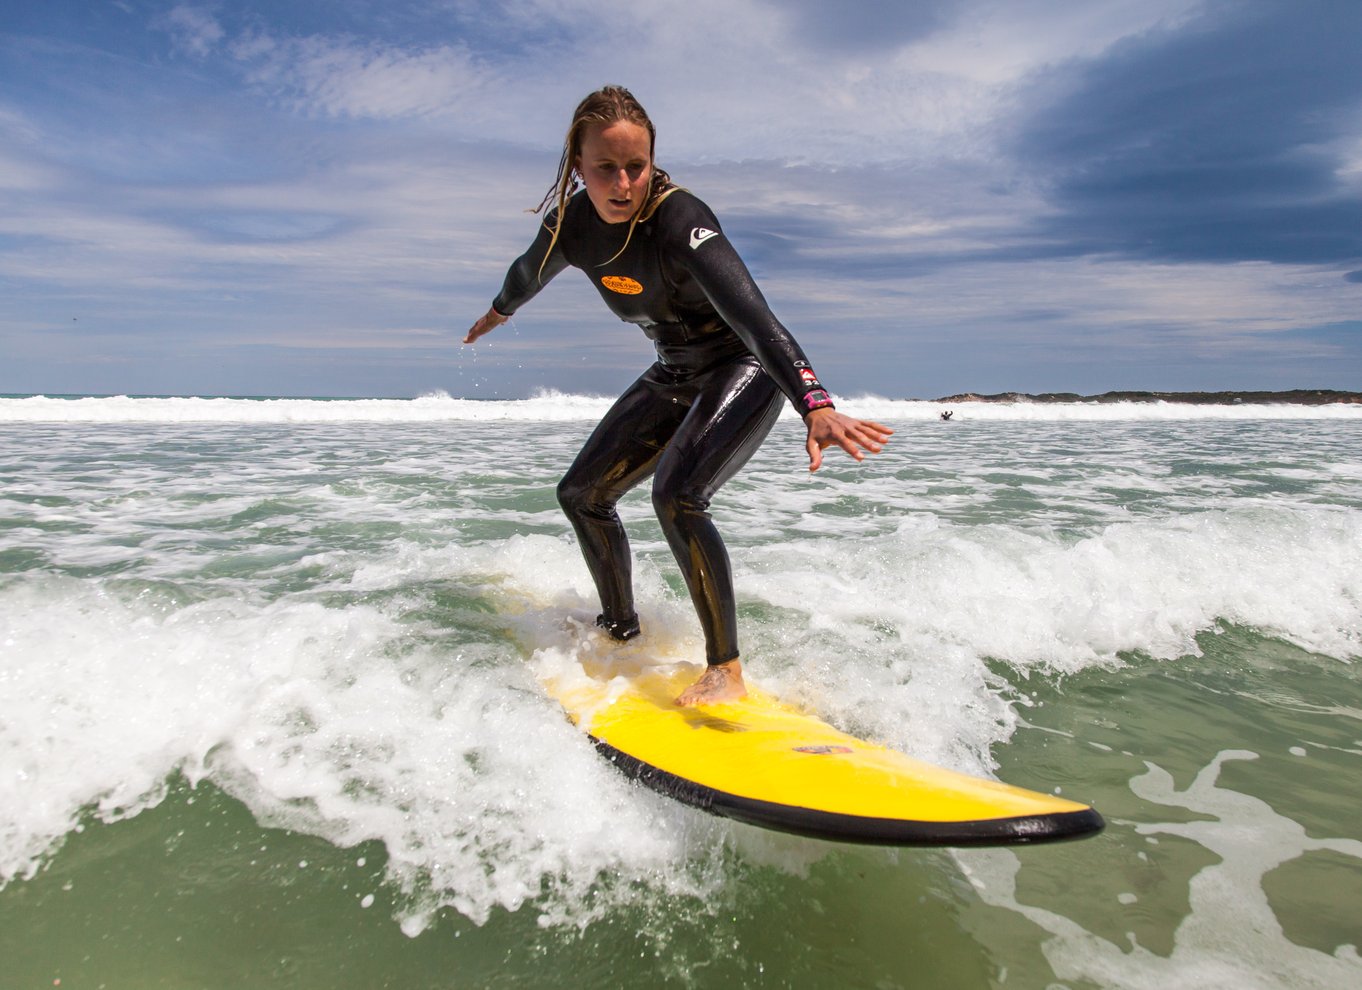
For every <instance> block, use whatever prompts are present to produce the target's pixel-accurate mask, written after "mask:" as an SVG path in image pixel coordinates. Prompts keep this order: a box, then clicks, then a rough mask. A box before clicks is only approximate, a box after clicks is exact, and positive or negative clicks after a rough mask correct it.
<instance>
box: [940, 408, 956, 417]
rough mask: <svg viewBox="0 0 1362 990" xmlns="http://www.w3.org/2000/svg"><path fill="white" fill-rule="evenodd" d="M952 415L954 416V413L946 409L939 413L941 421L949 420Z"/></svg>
mask: <svg viewBox="0 0 1362 990" xmlns="http://www.w3.org/2000/svg"><path fill="white" fill-rule="evenodd" d="M954 415H955V413H954V412H952V411H951V410H950V409H946V410H943V411H942V413H941V418H942V419H950V418H951V417H952V416H954Z"/></svg>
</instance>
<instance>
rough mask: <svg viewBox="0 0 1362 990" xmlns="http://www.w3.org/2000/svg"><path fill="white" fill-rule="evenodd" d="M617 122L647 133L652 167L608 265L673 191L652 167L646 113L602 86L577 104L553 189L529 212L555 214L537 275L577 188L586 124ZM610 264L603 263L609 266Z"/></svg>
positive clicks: (653, 139) (622, 92) (620, 92)
mask: <svg viewBox="0 0 1362 990" xmlns="http://www.w3.org/2000/svg"><path fill="white" fill-rule="evenodd" d="M620 121H628V122H629V123H631V124H637V125H638V126H639V127H642V128H643V129H644V130H646V131H647V132H648V164H649V165H650V166H651V167H652V170H653V175H652V182H651V184H650V185H649V188H648V195H647V197H646V198H645V199H644V201H643V204H642V206H640V207H639V209H638V212H636V213H635V214H634V215H633V217H631V218H630V220H629V231H628V234H627V236H626V237H625V238H624V247H621V248H620V249H619V251H618V252H616V254H615V257H614V258H611V259H610V261H614V260H615V258H618V257H619V256H620V255H621V254H623V253H624V248H627V247H628V246H629V241H630V239H631V238H632V237H633V236H634V228H635V227H636V226H638V223H639V221H641V220H647V219H649V218H650V217H651V216H652V215H653V214H654V213H656V212H657V208H658V206H660V205H661V203H662V201H663V200H664V199H666V198H667V197H668V196H670V195H671V194H672V193H674V192H675V191H676V189H677V187H676V186H674V185H672V180H671V176H669V175H668V174H667V173H666V172H665V171H663V170H662V169H660V168H658V167H657V165H656V164H655V163H654V156H653V150H654V148H655V147H656V145H657V129H656V128H655V127H653V122H652V120H650V119H649V117H648V112H647V111H646V110H644V109H643V105H642V104H641V103H639V102H638V100H636V99H635V98H634V94H633V93H631V92H629V91H628V90H627V89H625V88H624V87H623V86H605V87H602V88H601V89H598V90H596V92H594V93H592V94H590V95H589V96H587V98H586V99H584V100H582V102H581V103H579V104H577V109H576V110H575V111H574V112H573V114H572V123H571V124H570V125H569V126H568V131H567V137H566V138H564V140H563V157H562V158H560V159H559V161H558V176H557V178H556V179H554V182H553V185H551V186H549V190H548V192H546V193H545V194H544V198H543V199H542V200H541V201H540V203H539V205H538V206H536V207H535V208H534V209H533V210H532V211H531V212H532V213H540V212H543V211H544V210H545V209H546V208H548V207H549V206H550V205H552V206H554V207H555V208H556V210H557V215H556V216H555V218H554V222H553V228H552V230H553V238H552V240H550V241H549V250H548V251H547V252H545V254H544V262H541V264H540V266H539V270H540V272H541V274H542V272H543V270H544V264H545V263H547V262H548V258H549V255H550V254H552V253H553V246H554V245H555V244H557V243H558V234H559V232H560V231H561V230H562V229H563V214H564V213H566V212H567V202H568V200H569V199H571V198H572V196H573V194H574V193H576V192H577V189H578V188H579V184H580V182H579V179H578V175H577V159H578V158H580V157H581V155H582V140H583V138H584V137H585V135H586V129H587V126H588V125H590V124H600V125H602V126H609V125H610V124H615V123H619V122H620ZM545 223H546V224H547V223H548V221H547V220H545ZM610 261H607V262H604V263H605V264H609V263H610Z"/></svg>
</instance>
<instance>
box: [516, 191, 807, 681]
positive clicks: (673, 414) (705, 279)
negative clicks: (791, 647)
mask: <svg viewBox="0 0 1362 990" xmlns="http://www.w3.org/2000/svg"><path fill="white" fill-rule="evenodd" d="M554 220H555V217H554V216H552V215H551V216H550V217H549V218H548V219H547V220H546V221H545V223H544V225H543V226H541V228H540V231H539V235H538V237H536V238H535V241H534V243H533V244H532V245H531V246H530V249H529V250H528V251H527V252H525V254H524V255H522V256H521V257H520V258H519V259H517V260H516V262H515V263H514V264H513V265H512V266H511V269H510V271H509V272H508V273H507V275H506V282H505V284H504V285H503V286H502V289H501V293H500V294H499V295H498V296H497V297H496V299H495V300H494V301H493V303H492V307H493V309H495V310H496V311H497V312H498V313H501V314H502V315H503V316H510V315H511V314H512V313H514V312H515V311H516V310H518V309H519V308H520V307H521V306H523V305H524V304H525V303H526V302H528V301H529V300H530V299H531V298H533V297H534V296H535V294H536V293H538V292H539V290H540V289H541V288H542V287H543V286H544V285H545V284H547V283H548V281H549V280H550V279H551V278H553V277H554V276H555V275H557V274H558V273H559V272H561V271H562V270H563V269H564V268H566V267H568V266H569V265H571V266H574V267H576V268H580V269H582V270H583V271H584V272H585V273H586V274H587V276H588V277H589V278H590V279H591V282H592V284H593V285H595V286H596V288H597V290H598V291H599V292H600V294H601V297H602V298H603V299H604V300H605V303H606V305H607V306H609V307H610V309H611V311H612V312H614V313H615V315H617V316H618V317H620V319H622V320H626V321H628V322H630V323H637V324H638V325H639V326H641V327H642V328H643V332H644V333H645V334H647V335H648V337H649V338H651V339H652V341H653V344H654V346H655V347H656V349H657V356H658V360H657V363H655V364H654V365H653V366H652V367H651V368H649V369H648V370H647V371H646V372H644V373H643V375H642V376H641V377H640V378H639V379H638V381H636V382H635V383H634V384H633V385H632V386H630V387H629V389H628V390H627V391H625V393H624V394H623V395H622V396H620V398H619V400H618V401H617V402H616V403H615V404H614V406H612V407H611V409H610V411H609V412H608V413H606V415H605V418H604V419H602V420H601V422H600V424H599V425H598V426H597V427H596V429H595V431H594V432H593V433H592V434H591V437H590V439H588V440H587V442H586V445H585V446H584V447H583V448H582V451H581V453H579V454H578V455H577V459H576V460H575V461H574V462H573V464H572V467H571V468H569V469H568V472H567V475H566V476H564V478H563V480H562V482H561V483H560V484H559V486H558V500H559V502H560V503H561V504H562V506H563V510H564V511H565V512H566V513H567V515H568V518H569V519H570V520H571V521H572V526H573V529H574V530H576V533H577V537H578V540H579V541H580V543H581V547H582V553H583V555H584V556H585V558H586V563H587V567H588V568H589V569H590V571H591V576H592V578H593V579H594V580H595V582H596V590H597V591H598V593H599V594H600V598H601V606H602V609H603V615H602V618H601V624H602V625H603V626H605V628H607V629H609V630H610V631H611V632H612V633H613V634H615V635H616V636H618V637H620V638H626V637H627V636H629V635H631V634H633V633H635V632H636V631H637V628H638V626H637V621H638V620H637V617H636V615H635V613H634V601H633V586H632V578H631V563H630V556H629V543H628V539H627V537H626V536H625V533H624V527H623V526H622V525H621V523H620V519H619V516H618V515H617V514H616V512H615V503H616V502H618V501H619V499H620V497H621V496H622V495H623V494H624V493H625V492H627V491H628V490H629V489H631V488H633V487H634V486H635V485H637V484H639V483H640V482H642V481H643V480H644V479H646V478H648V477H649V476H650V475H651V476H652V477H653V505H654V507H655V508H656V510H657V514H658V519H659V520H660V521H661V523H662V530H663V532H664V533H665V534H666V537H667V542H668V544H669V545H670V546H671V549H672V553H673V554H675V556H676V561H677V563H678V564H679V565H680V567H681V573H682V574H683V575H684V577H685V580H686V586H687V587H688V588H689V589H690V594H691V599H692V600H693V601H694V603H695V609H696V612H697V613H698V614H699V617H700V624H701V626H702V628H703V630H704V634H705V651H706V658H707V660H708V661H709V663H711V664H716V663H724V662H726V661H728V660H732V659H733V658H734V657H736V656H738V652H739V651H738V637H737V616H736V608H735V605H734V600H733V582H732V576H731V573H730V570H729V563H728V553H727V551H726V550H725V549H724V544H723V541H722V540H721V539H720V537H719V533H718V531H717V530H716V529H715V528H714V524H713V522H712V521H711V520H710V517H709V512H708V508H709V503H710V499H711V498H712V497H713V496H714V493H715V492H716V491H718V490H719V488H720V487H721V486H722V485H723V484H724V483H725V482H726V481H728V479H729V478H731V477H733V475H734V474H736V473H737V471H738V469H739V468H741V467H742V466H743V464H745V463H746V462H747V460H748V458H750V457H751V456H752V454H753V453H754V452H755V451H756V449H757V447H758V446H759V445H760V444H761V442H762V440H763V439H765V437H766V434H767V433H769V432H770V430H771V427H772V426H773V425H774V424H775V421H776V418H777V416H778V415H779V412H780V397H781V393H782V392H783V393H784V394H785V396H786V397H787V398H788V399H789V400H790V402H792V403H793V404H794V406H795V408H796V409H798V410H799V411H800V413H801V414H803V413H807V412H808V411H810V410H812V409H816V408H820V407H822V406H827V405H831V403H830V401H829V400H828V396H827V393H826V392H825V391H824V390H823V387H822V385H821V384H820V383H819V381H818V379H817V377H816V376H815V375H814V373H813V370H812V369H811V368H810V367H809V362H808V359H807V358H805V356H804V353H803V351H801V350H800V349H799V345H798V344H797V343H795V341H794V338H793V337H791V336H790V333H789V331H787V330H786V329H785V328H784V327H783V326H781V324H780V322H779V321H778V320H777V319H776V318H775V316H774V315H773V314H772V313H771V310H770V307H768V306H767V304H766V300H765V299H764V298H762V295H761V291H760V290H759V289H758V288H757V286H756V283H755V282H753V281H752V276H751V275H750V274H749V273H748V271H747V266H746V265H744V264H743V262H742V259H741V258H740V257H738V254H737V252H736V251H735V250H734V249H733V246H732V245H731V244H730V243H729V242H728V239H727V238H726V237H725V236H724V235H723V232H722V231H721V230H720V228H719V223H718V221H717V220H716V219H715V218H714V214H713V213H711V212H710V210H709V208H708V207H707V206H705V204H704V203H702V202H701V201H700V200H698V199H697V198H695V197H694V196H692V195H691V194H690V193H688V192H686V191H685V190H682V189H677V190H675V191H673V192H672V193H671V194H670V195H669V196H667V198H666V199H664V200H663V201H662V203H661V204H660V205H659V206H658V208H657V210H656V212H655V213H654V214H653V215H652V216H651V217H650V218H649V219H648V220H645V221H641V222H640V223H638V224H637V225H636V226H635V227H634V230H633V234H632V236H630V235H629V224H627V223H619V224H609V223H606V222H605V221H603V220H601V219H600V217H599V216H598V215H597V213H596V210H595V208H594V207H592V205H591V202H590V200H589V199H588V198H587V196H586V193H585V192H580V193H578V194H577V195H575V196H574V197H573V198H572V199H571V200H569V202H568V204H567V209H566V213H565V215H564V217H563V224H562V229H561V231H560V233H559V236H558V240H557V242H556V243H553V246H552V250H551V251H550V243H551V242H552V227H553V224H554ZM626 239H627V241H628V243H627V244H626ZM621 249H623V250H621ZM546 252H547V253H548V257H547V260H545V254H546Z"/></svg>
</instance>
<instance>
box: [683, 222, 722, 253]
mask: <svg viewBox="0 0 1362 990" xmlns="http://www.w3.org/2000/svg"><path fill="white" fill-rule="evenodd" d="M718 236H719V232H718V231H717V230H710V229H709V228H708V227H696V228H695V229H694V230H692V231H691V232H690V246H691V249H692V250H694V249H695V248H698V247H699V246H700V245H701V244H703V243H705V241H707V240H709V239H710V238H711V237H718Z"/></svg>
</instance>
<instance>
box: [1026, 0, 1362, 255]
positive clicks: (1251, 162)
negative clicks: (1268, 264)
mask: <svg viewBox="0 0 1362 990" xmlns="http://www.w3.org/2000/svg"><path fill="white" fill-rule="evenodd" d="M1359 37H1362V4H1357V3H1352V2H1345V0H1335V2H1327V0H1321V2H1316V3H1309V4H1301V5H1295V4H1291V5H1288V4H1280V3H1273V2H1270V0H1266V2H1262V3H1243V2H1236V3H1228V2H1227V3H1220V4H1216V5H1214V6H1212V7H1211V8H1210V9H1209V11H1208V13H1207V14H1205V15H1204V16H1203V18H1202V19H1200V20H1199V21H1196V22H1193V23H1191V24H1184V25H1181V26H1179V27H1178V28H1177V29H1176V30H1172V29H1170V30H1166V31H1165V30H1159V31H1154V32H1150V33H1148V34H1146V35H1143V36H1141V37H1139V38H1137V39H1133V40H1130V41H1127V42H1124V43H1122V44H1120V45H1117V46H1115V47H1114V48H1113V49H1111V50H1110V51H1108V52H1107V53H1105V54H1104V55H1103V56H1102V57H1100V58H1098V59H1095V60H1092V61H1089V62H1085V63H1082V64H1079V65H1076V66H1073V65H1071V66H1068V67H1066V68H1063V69H1057V70H1054V71H1052V72H1051V73H1049V74H1048V75H1047V77H1046V78H1045V79H1043V80H1040V81H1039V82H1037V84H1036V87H1035V90H1034V92H1033V93H1032V94H1031V96H1032V98H1033V99H1035V100H1039V101H1041V105H1042V106H1043V109H1041V110H1039V111H1038V112H1035V113H1033V114H1032V115H1030V116H1029V117H1028V118H1026V119H1023V120H1022V121H1021V122H1020V125H1019V132H1018V137H1017V140H1016V143H1015V145H1014V148H1015V150H1016V152H1017V153H1018V154H1019V156H1020V159H1021V162H1022V164H1023V165H1024V167H1026V168H1028V169H1030V170H1032V171H1033V172H1034V174H1035V175H1036V177H1037V178H1038V180H1039V181H1040V182H1041V183H1042V184H1043V186H1044V188H1046V190H1047V192H1048V196H1049V198H1050V200H1051V203H1052V205H1054V206H1055V207H1056V208H1057V213H1056V214H1055V215H1054V216H1053V217H1052V218H1050V219H1048V220H1047V221H1045V222H1044V224H1043V225H1042V227H1041V232H1042V233H1043V234H1044V235H1046V237H1047V238H1048V239H1051V240H1053V241H1055V242H1058V243H1061V244H1063V245H1065V248H1066V249H1067V250H1069V251H1071V252H1072V253H1101V252H1111V253H1115V254H1119V255H1124V256H1129V257H1139V258H1150V259H1156V260H1188V261H1197V260H1210V261H1236V260H1248V259H1253V260H1267V261H1276V262H1288V263H1290V262H1296V263H1321V262H1322V263H1328V262H1340V261H1342V262H1346V261H1350V260H1356V259H1358V258H1362V195H1360V194H1359V192H1358V190H1357V188H1356V187H1355V186H1354V187H1353V188H1351V189H1350V188H1348V187H1347V186H1345V185H1344V184H1343V183H1342V182H1341V181H1340V179H1339V178H1338V170H1339V166H1340V165H1341V164H1342V163H1343V161H1344V159H1343V154H1344V152H1343V150H1342V146H1343V145H1344V144H1345V142H1346V141H1347V139H1348V138H1350V137H1351V138H1353V139H1355V138H1356V132H1355V128H1356V126H1357V121H1358V120H1359V114H1360V113H1362V58H1359V57H1358V46H1357V39H1358V38H1359ZM1350 128H1351V129H1353V130H1350Z"/></svg>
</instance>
